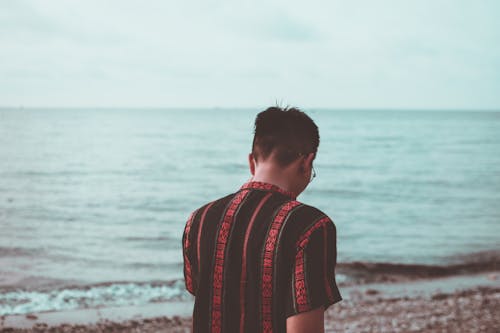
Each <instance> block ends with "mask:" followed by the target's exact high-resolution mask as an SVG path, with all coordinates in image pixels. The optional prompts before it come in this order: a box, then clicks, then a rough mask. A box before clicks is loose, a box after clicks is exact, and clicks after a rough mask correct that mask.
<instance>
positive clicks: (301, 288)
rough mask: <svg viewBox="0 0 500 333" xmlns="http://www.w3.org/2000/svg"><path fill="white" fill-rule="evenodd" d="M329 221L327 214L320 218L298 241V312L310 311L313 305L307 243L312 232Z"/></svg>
mask: <svg viewBox="0 0 500 333" xmlns="http://www.w3.org/2000/svg"><path fill="white" fill-rule="evenodd" d="M327 223H331V220H330V218H328V217H327V216H325V217H323V218H321V219H319V220H318V221H317V222H315V223H314V224H313V225H312V226H311V227H310V228H309V229H308V230H307V231H306V232H304V234H303V235H302V236H301V237H300V238H299V240H298V241H297V247H298V251H297V254H296V256H295V272H294V288H295V308H296V309H297V310H298V312H303V311H308V310H310V308H311V305H310V304H309V300H308V292H307V276H306V272H305V267H304V266H305V248H306V246H307V243H308V242H309V237H310V236H311V234H312V233H313V232H314V231H316V230H317V229H319V228H322V227H323V226H325V225H326V224H327ZM325 230H326V229H325ZM325 244H326V243H325ZM325 246H326V245H325ZM324 268H325V271H326V268H327V267H326V266H325V267H324ZM325 282H326V283H327V282H328V281H327V280H326V277H325ZM328 287H329V285H328ZM328 289H329V290H330V295H331V288H328ZM330 295H329V296H330Z"/></svg>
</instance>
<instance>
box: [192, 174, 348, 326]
mask: <svg viewBox="0 0 500 333" xmlns="http://www.w3.org/2000/svg"><path fill="white" fill-rule="evenodd" d="M328 223H331V224H332V227H333V228H335V226H334V225H333V222H332V221H331V220H330V219H328V217H326V215H325V214H324V213H323V212H321V211H320V210H319V209H317V208H315V207H312V206H308V205H304V204H302V203H300V202H298V201H296V196H295V194H294V193H293V192H289V191H286V190H284V189H281V188H279V187H278V186H276V185H273V184H268V183H263V182H254V181H250V182H249V183H246V184H244V185H243V186H242V187H241V188H240V189H239V190H238V191H236V192H234V193H231V194H229V195H227V196H224V197H221V198H219V199H217V200H215V201H211V202H210V203H207V204H206V205H203V206H201V207H200V208H199V209H197V210H196V211H194V212H193V213H192V214H191V215H190V216H189V218H188V221H187V223H186V228H185V230H184V236H183V243H182V247H183V250H184V251H183V252H184V256H183V257H184V276H185V279H186V288H187V289H189V291H190V292H191V293H192V294H193V295H195V302H194V308H193V326H192V332H193V333H211V332H215V333H234V332H240V333H261V332H266V333H270V332H272V333H285V332H286V319H287V318H289V317H290V316H293V315H295V314H297V313H299V308H300V310H301V311H300V312H302V311H303V310H304V309H311V308H312V306H314V307H316V306H320V305H324V306H325V307H328V306H329V305H330V304H333V303H335V302H338V301H339V300H341V297H340V294H339V291H338V288H337V286H336V282H335V276H334V275H333V274H334V272H335V270H334V268H333V267H331V266H330V267H327V265H334V264H335V262H336V244H335V235H336V233H335V231H334V232H331V231H332V230H330V229H331V228H330V225H328ZM322 227H323V229H320V228H322ZM315 230H316V232H315ZM327 255H328V256H327ZM332 294H333V296H331V295H332Z"/></svg>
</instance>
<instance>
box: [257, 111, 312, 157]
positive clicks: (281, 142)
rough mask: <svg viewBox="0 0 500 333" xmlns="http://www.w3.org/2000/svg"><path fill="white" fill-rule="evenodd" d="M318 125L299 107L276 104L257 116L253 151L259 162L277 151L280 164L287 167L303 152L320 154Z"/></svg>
mask: <svg viewBox="0 0 500 333" xmlns="http://www.w3.org/2000/svg"><path fill="white" fill-rule="evenodd" d="M318 146H319V132H318V126H316V124H315V123H314V121H313V120H312V119H311V118H309V116H308V115H306V114H305V113H304V112H302V111H300V110H299V109H298V108H295V107H292V108H288V107H285V108H281V107H278V106H272V107H269V108H267V109H266V110H264V111H262V112H260V113H259V114H258V115H257V117H256V118H255V128H254V138H253V144H252V154H253V156H254V158H255V159H256V160H257V161H258V160H259V159H261V158H262V159H263V160H265V159H267V158H268V157H269V156H270V155H271V154H272V153H273V152H274V153H275V158H276V161H277V162H278V164H279V165H280V166H282V167H286V166H287V165H289V164H290V163H292V162H293V161H295V160H296V159H297V158H298V157H299V156H300V154H309V153H316V152H317V151H318Z"/></svg>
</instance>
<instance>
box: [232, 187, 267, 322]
mask: <svg viewBox="0 0 500 333" xmlns="http://www.w3.org/2000/svg"><path fill="white" fill-rule="evenodd" d="M271 195H272V193H268V194H266V196H265V197H264V198H262V199H261V200H260V202H259V204H258V205H257V208H255V211H254V212H253V214H252V217H251V218H250V222H249V223H248V227H247V229H246V231H245V240H244V243H243V256H242V263H241V278H240V332H243V331H244V328H245V288H246V280H247V249H248V239H249V237H250V232H251V231H252V227H253V224H254V223H255V218H256V217H257V214H258V213H259V212H260V210H261V208H262V206H263V205H264V203H265V202H266V201H267V200H268V199H269V197H270V196H271Z"/></svg>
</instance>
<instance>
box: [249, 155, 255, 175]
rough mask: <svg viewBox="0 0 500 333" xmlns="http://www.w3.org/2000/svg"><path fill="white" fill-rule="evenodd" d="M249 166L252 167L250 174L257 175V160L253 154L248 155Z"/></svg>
mask: <svg viewBox="0 0 500 333" xmlns="http://www.w3.org/2000/svg"><path fill="white" fill-rule="evenodd" d="M248 166H249V167H250V173H251V174H252V176H254V175H255V159H254V158H253V154H252V153H250V154H248Z"/></svg>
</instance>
